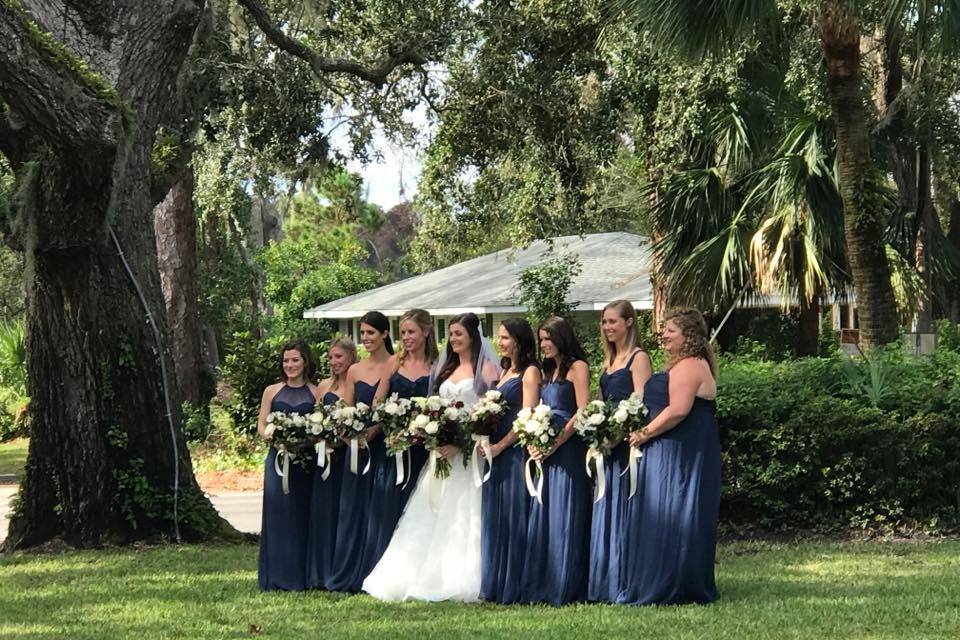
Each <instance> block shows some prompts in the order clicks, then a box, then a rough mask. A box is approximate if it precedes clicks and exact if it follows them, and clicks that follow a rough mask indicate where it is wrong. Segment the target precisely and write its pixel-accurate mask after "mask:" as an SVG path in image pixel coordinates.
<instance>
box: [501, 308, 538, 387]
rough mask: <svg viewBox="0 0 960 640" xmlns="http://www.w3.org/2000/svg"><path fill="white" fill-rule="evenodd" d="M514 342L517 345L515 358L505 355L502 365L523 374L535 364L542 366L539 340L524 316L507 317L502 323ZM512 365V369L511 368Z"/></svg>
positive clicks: (505, 368) (535, 365) (506, 368)
mask: <svg viewBox="0 0 960 640" xmlns="http://www.w3.org/2000/svg"><path fill="white" fill-rule="evenodd" d="M500 326H502V327H503V328H504V329H506V330H507V333H509V334H510V337H511V338H513V342H514V344H516V345H517V351H516V354H515V359H514V360H511V359H510V358H508V357H506V356H504V357H503V358H501V359H500V367H501V368H503V369H504V370H505V371H506V370H511V371H513V372H515V373H519V374H523V372H524V371H526V370H527V367H530V366H534V367H537V368H538V369H539V368H540V361H539V360H537V340H536V338H535V337H534V336H533V327H531V326H530V323H529V322H527V321H526V319H524V318H507V319H506V320H503V321H502V322H501V323H500ZM511 367H512V369H511Z"/></svg>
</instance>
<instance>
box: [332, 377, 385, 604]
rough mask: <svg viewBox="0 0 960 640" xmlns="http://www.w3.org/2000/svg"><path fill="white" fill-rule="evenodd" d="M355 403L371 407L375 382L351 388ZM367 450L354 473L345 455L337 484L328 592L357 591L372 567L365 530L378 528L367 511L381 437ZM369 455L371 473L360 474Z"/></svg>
mask: <svg viewBox="0 0 960 640" xmlns="http://www.w3.org/2000/svg"><path fill="white" fill-rule="evenodd" d="M353 390H354V401H355V402H363V403H364V404H367V405H372V404H373V396H374V394H375V393H376V391H377V383H374V384H372V385H371V384H367V383H366V382H364V381H363V380H358V381H357V382H356V383H355V384H354V387H353ZM368 446H369V451H368V452H362V451H361V453H360V460H359V465H358V468H357V473H352V472H351V471H350V455H349V453H348V452H344V456H343V461H342V463H341V466H342V467H343V471H342V472H341V473H342V474H343V479H342V481H341V485H340V509H339V513H338V515H337V544H336V547H335V552H334V553H335V556H334V559H333V571H332V572H331V573H330V574H329V575H328V576H327V581H326V588H327V590H328V591H343V592H346V593H356V592H358V591H360V585H362V584H363V579H364V578H366V577H367V574H368V573H369V572H370V569H371V568H372V567H373V565H369V566H368V564H369V562H368V560H367V559H368V557H369V555H370V553H369V552H368V550H367V531H368V530H369V529H371V528H373V529H377V528H378V527H379V522H380V514H377V513H374V512H372V511H371V510H370V499H371V498H372V497H373V478H374V476H376V474H377V465H378V464H383V460H384V445H383V435H379V436H377V437H376V438H374V439H373V440H371V441H370V442H369V443H368ZM366 455H369V456H370V470H369V471H368V472H367V473H366V474H363V473H361V472H362V471H363V469H364V467H366V459H365V457H364V456H366Z"/></svg>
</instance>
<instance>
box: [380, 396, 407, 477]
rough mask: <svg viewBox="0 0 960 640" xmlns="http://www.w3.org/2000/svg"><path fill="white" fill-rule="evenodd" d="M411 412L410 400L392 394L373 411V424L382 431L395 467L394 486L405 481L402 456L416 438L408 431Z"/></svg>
mask: <svg viewBox="0 0 960 640" xmlns="http://www.w3.org/2000/svg"><path fill="white" fill-rule="evenodd" d="M413 410H414V404H413V401H412V400H410V399H409V398H401V397H400V396H399V395H398V394H396V393H392V394H390V396H389V397H388V398H387V399H386V400H384V401H383V403H381V404H380V405H379V406H378V407H377V408H376V409H374V411H373V423H374V424H379V425H380V426H381V428H382V429H383V436H384V441H385V443H386V446H387V454H388V455H392V456H393V457H394V461H395V463H396V465H397V479H396V484H398V485H399V484H403V483H404V482H405V481H406V479H407V474H406V468H405V467H404V465H403V454H404V453H406V452H407V451H408V450H409V449H410V447H412V446H413V445H414V444H416V438H415V437H414V434H412V433H411V432H410V429H409V426H410V415H411V413H412V412H413Z"/></svg>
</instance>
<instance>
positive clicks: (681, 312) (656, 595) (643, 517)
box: [617, 309, 720, 604]
mask: <svg viewBox="0 0 960 640" xmlns="http://www.w3.org/2000/svg"><path fill="white" fill-rule="evenodd" d="M661 341H662V344H663V349H664V351H666V353H667V356H668V360H667V366H666V371H662V372H659V373H656V374H654V375H653V377H651V378H650V380H648V381H647V384H646V385H645V389H644V397H645V399H646V403H647V406H648V407H649V409H650V422H649V423H648V424H647V426H645V427H644V428H643V429H640V430H639V431H634V432H633V433H631V434H630V446H632V447H639V448H641V449H642V450H643V459H642V460H641V462H640V481H639V485H638V486H639V487H640V489H639V490H638V492H637V493H636V494H635V495H634V496H633V498H632V499H630V500H629V501H628V503H627V515H626V523H625V527H624V528H625V532H624V542H623V569H622V573H621V590H620V594H619V597H618V598H617V602H619V603H621V604H684V603H691V602H695V603H701V604H702V603H707V602H713V601H714V600H716V599H717V587H716V583H715V581H714V573H713V565H714V559H715V556H716V549H717V517H718V515H719V511H720V437H719V429H718V427H717V419H716V401H715V398H716V394H717V383H716V372H717V365H716V358H715V356H714V353H713V348H712V347H711V346H710V343H709V337H708V334H707V324H706V322H704V319H703V316H702V315H700V312H699V311H696V310H694V309H677V310H674V311H671V312H668V313H667V315H666V318H665V322H664V327H663V337H662V339H661Z"/></svg>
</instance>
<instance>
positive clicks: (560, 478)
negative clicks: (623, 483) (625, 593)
mask: <svg viewBox="0 0 960 640" xmlns="http://www.w3.org/2000/svg"><path fill="white" fill-rule="evenodd" d="M540 400H541V402H543V403H544V404H547V405H550V407H551V408H552V409H553V416H554V417H553V420H554V424H556V426H557V427H559V428H563V426H564V425H565V424H566V423H567V421H568V420H569V419H570V417H571V416H572V415H573V414H574V413H575V412H576V410H577V401H576V394H575V393H574V389H573V383H572V382H570V381H569V380H561V381H556V382H550V383H548V384H546V385H544V387H543V390H542V391H541V394H540ZM586 453H587V447H586V445H585V444H584V442H583V439H582V438H581V437H580V436H578V435H576V434H574V435H573V436H572V437H571V438H570V439H569V440H567V441H566V442H565V443H564V444H563V445H562V446H561V447H559V448H558V449H557V450H556V451H555V452H554V453H553V455H551V456H550V457H549V458H547V459H546V460H545V461H544V462H543V473H544V479H543V496H542V498H543V504H540V503H538V502H537V501H536V499H530V518H529V522H528V525H527V547H526V559H525V562H524V567H523V583H522V587H521V600H522V601H523V602H546V603H549V604H553V605H562V604H567V603H569V602H581V601H584V600H586V599H587V572H588V570H589V566H590V565H589V563H590V515H591V511H592V508H591V504H590V503H591V500H592V499H593V496H592V495H591V494H592V491H591V486H590V479H589V478H588V477H587V472H586V468H585V466H584V458H585V456H586Z"/></svg>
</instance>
